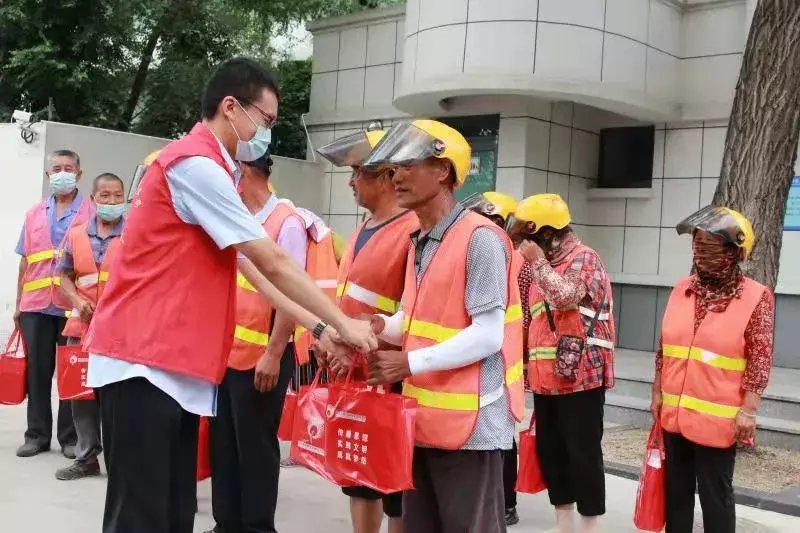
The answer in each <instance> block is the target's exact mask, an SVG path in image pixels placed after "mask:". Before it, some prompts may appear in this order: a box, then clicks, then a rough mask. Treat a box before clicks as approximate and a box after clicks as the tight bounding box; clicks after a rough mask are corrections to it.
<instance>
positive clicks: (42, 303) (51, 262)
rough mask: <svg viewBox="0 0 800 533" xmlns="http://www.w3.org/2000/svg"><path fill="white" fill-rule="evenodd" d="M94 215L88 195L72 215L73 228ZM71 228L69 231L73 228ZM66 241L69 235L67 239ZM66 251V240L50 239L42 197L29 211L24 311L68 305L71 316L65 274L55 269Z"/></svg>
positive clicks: (21, 301) (23, 286)
mask: <svg viewBox="0 0 800 533" xmlns="http://www.w3.org/2000/svg"><path fill="white" fill-rule="evenodd" d="M93 216H94V204H93V203H92V202H91V201H90V200H87V199H84V200H83V201H82V202H81V205H80V207H79V208H78V211H77V212H76V213H75V215H74V216H73V218H72V222H71V223H70V228H69V230H71V229H72V228H74V227H75V226H77V225H79V224H82V223H83V222H86V221H87V220H89V218H91V217H93ZM69 230H67V232H69ZM65 241H66V239H65ZM63 251H64V242H60V243H54V242H50V226H49V224H48V222H47V213H46V210H45V201H40V202H38V203H37V204H36V205H34V206H33V207H32V208H31V209H30V210H28V212H27V213H26V214H25V260H26V261H27V266H26V267H25V274H24V277H23V278H22V298H21V299H20V302H19V308H20V311H42V310H44V309H47V308H48V307H49V306H50V304H53V305H55V306H56V307H59V308H61V309H64V315H65V316H69V315H70V314H71V313H70V312H69V311H68V309H69V307H70V306H69V302H68V301H67V298H66V296H64V295H63V294H61V290H60V289H59V287H60V285H61V278H60V277H58V276H57V275H56V273H55V268H56V263H57V262H58V260H59V259H60V258H61V254H62V253H63Z"/></svg>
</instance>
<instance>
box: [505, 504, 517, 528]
mask: <svg viewBox="0 0 800 533" xmlns="http://www.w3.org/2000/svg"><path fill="white" fill-rule="evenodd" d="M518 523H519V515H518V514H517V508H516V507H511V508H509V509H506V525H507V526H513V525H514V524H518Z"/></svg>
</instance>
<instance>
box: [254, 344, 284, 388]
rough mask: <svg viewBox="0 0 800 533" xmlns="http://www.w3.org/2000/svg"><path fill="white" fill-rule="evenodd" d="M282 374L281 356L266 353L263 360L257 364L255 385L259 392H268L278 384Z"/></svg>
mask: <svg viewBox="0 0 800 533" xmlns="http://www.w3.org/2000/svg"><path fill="white" fill-rule="evenodd" d="M280 372H281V356H275V355H272V354H271V353H270V352H269V351H266V352H264V355H262V356H261V359H259V360H258V364H256V376H255V379H254V380H253V384H254V385H255V387H256V390H257V391H259V392H268V391H271V390H272V389H274V388H275V385H277V384H278V376H279V375H280Z"/></svg>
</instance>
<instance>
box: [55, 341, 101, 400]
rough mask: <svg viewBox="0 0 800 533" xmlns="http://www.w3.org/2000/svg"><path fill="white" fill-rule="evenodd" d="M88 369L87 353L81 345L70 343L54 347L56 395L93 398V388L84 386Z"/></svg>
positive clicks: (64, 398) (72, 398)
mask: <svg viewBox="0 0 800 533" xmlns="http://www.w3.org/2000/svg"><path fill="white" fill-rule="evenodd" d="M88 371H89V354H88V353H86V352H85V351H84V350H83V348H82V347H81V345H79V344H71V345H68V346H59V347H58V348H56V376H58V379H57V383H58V397H59V398H60V399H62V400H92V399H94V390H93V389H91V388H89V387H87V386H86V375H87V374H88Z"/></svg>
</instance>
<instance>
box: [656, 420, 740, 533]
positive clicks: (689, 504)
mask: <svg viewBox="0 0 800 533" xmlns="http://www.w3.org/2000/svg"><path fill="white" fill-rule="evenodd" d="M664 447H665V448H666V455H667V460H666V464H665V465H664V473H665V474H666V478H667V481H666V484H667V487H666V488H667V529H666V532H667V533H691V531H692V530H693V524H694V494H695V487H697V488H698V492H699V493H700V507H701V508H702V509H703V527H704V529H705V531H706V532H707V533H734V532H735V531H736V503H735V501H734V498H733V466H734V463H735V462H736V446H732V447H730V448H709V447H708V446H701V445H699V444H695V443H694V442H691V441H689V440H687V439H685V438H684V437H683V436H682V435H680V434H677V433H669V432H667V431H665V432H664Z"/></svg>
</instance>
